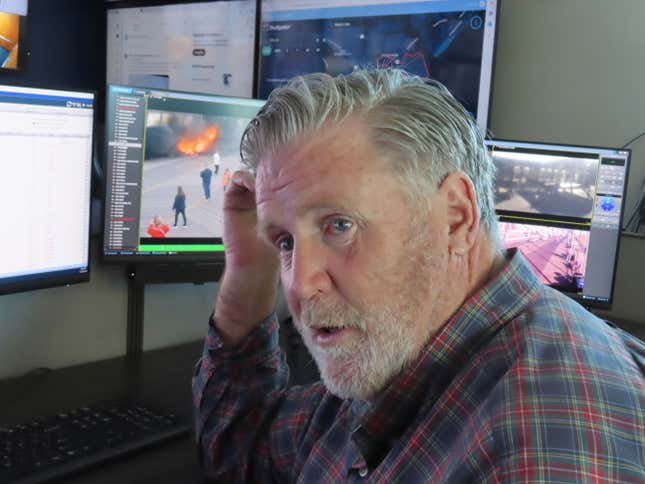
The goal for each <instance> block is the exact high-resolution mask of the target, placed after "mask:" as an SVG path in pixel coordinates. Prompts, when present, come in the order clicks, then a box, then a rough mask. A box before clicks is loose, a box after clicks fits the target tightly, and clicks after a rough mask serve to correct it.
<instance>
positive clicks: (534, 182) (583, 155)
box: [487, 140, 631, 307]
mask: <svg viewBox="0 0 645 484" xmlns="http://www.w3.org/2000/svg"><path fill="white" fill-rule="evenodd" d="M487 144H488V148H489V150H490V153H491V156H492V158H493V161H494V163H495V166H496V167H497V175H496V183H495V208H496V211H497V214H498V217H499V221H500V232H501V236H502V241H503V243H504V247H505V248H511V247H517V248H518V249H519V250H520V251H521V252H522V253H523V254H524V256H525V257H526V259H527V260H528V262H529V264H530V265H531V266H532V268H533V270H534V271H535V273H536V274H537V275H538V276H539V278H540V279H541V280H542V282H544V283H545V284H548V285H549V286H552V287H554V288H556V289H558V290H560V291H562V292H564V293H567V294H568V295H571V296H572V297H574V298H575V299H578V300H579V301H581V302H582V303H583V304H585V305H587V306H595V307H610V306H611V304H612V300H613V290H614V277H615V273H616V260H617V257H618V246H619V241H620V228H621V226H622V217H623V208H624V203H623V201H624V199H625V190H626V187H627V172H628V169H629V160H630V155H631V152H630V151H629V150H625V149H617V148H596V147H589V146H570V145H561V144H550V143H527V142H515V141H501V140H490V141H487Z"/></svg>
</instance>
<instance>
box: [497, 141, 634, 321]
mask: <svg viewBox="0 0 645 484" xmlns="http://www.w3.org/2000/svg"><path fill="white" fill-rule="evenodd" d="M485 143H486V148H488V145H489V144H494V143H509V144H518V143H523V144H531V145H546V146H553V147H554V148H556V149H557V148H558V147H563V148H582V149H589V150H605V151H611V150H613V151H625V152H627V158H626V165H627V166H626V168H625V182H624V184H623V193H622V207H623V209H622V210H621V212H620V219H619V224H620V225H619V229H618V235H617V236H616V254H615V256H614V271H613V274H612V277H611V295H610V297H609V300H608V301H600V300H595V299H585V298H583V297H582V296H580V295H578V294H577V293H571V292H565V291H560V290H558V289H557V288H553V289H555V290H557V291H558V292H560V293H562V294H564V295H566V296H568V297H570V298H571V299H573V300H574V301H576V302H578V303H579V304H581V305H582V306H584V307H586V308H588V309H592V308H593V309H603V310H609V309H611V308H612V307H613V303H614V299H615V292H616V291H615V290H616V273H617V272H618V256H619V254H620V243H621V239H622V235H623V217H624V216H625V209H624V207H625V197H626V196H627V187H628V185H629V172H630V165H631V158H632V150H631V149H630V148H623V147H611V146H594V145H582V144H572V143H559V142H553V141H542V140H518V139H505V138H488V137H487V138H486V139H485ZM495 215H496V216H497V220H498V222H499V219H500V216H501V217H503V215H500V214H499V211H498V210H497V209H496V210H495ZM529 218H530V217H529ZM549 287H550V286H549Z"/></svg>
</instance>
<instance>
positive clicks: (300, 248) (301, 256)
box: [287, 239, 332, 301]
mask: <svg viewBox="0 0 645 484" xmlns="http://www.w3.org/2000/svg"><path fill="white" fill-rule="evenodd" d="M329 255H330V254H329V249H327V248H326V247H324V245H323V244H321V243H319V242H317V241H315V240H306V239H301V240H297V241H296V243H295V245H294V248H293V253H292V259H291V267H290V268H289V272H288V274H287V277H288V281H287V282H288V288H289V290H290V291H291V293H292V295H293V296H295V297H296V298H297V299H298V300H300V301H302V300H306V299H309V298H311V297H313V296H316V295H319V294H324V293H326V292H328V291H329V290H330V289H331V286H332V280H331V276H330V275H329V272H328V270H329V267H328V264H329Z"/></svg>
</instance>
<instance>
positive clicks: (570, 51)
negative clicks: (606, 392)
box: [0, 0, 645, 378]
mask: <svg viewBox="0 0 645 484" xmlns="http://www.w3.org/2000/svg"><path fill="white" fill-rule="evenodd" d="M501 2H502V5H501V16H500V30H499V37H498V43H497V67H496V70H495V78H494V89H493V103H492V114H491V124H490V126H491V130H492V132H493V134H494V135H495V136H497V137H499V138H507V139H524V140H545V141H554V142H564V143H574V144H575V143H580V144H590V145H607V146H620V145H621V144H622V143H624V142H625V141H627V140H628V139H630V138H631V137H632V136H634V135H636V134H637V133H639V132H640V131H643V130H645V95H644V94H643V91H644V89H645V62H643V59H644V58H645V54H644V53H645V35H643V34H642V21H643V19H645V1H643V0H615V1H614V2H607V1H606V0H501ZM633 149H634V153H633V165H632V173H631V181H632V182H631V183H630V187H629V198H628V201H629V200H631V199H633V197H635V193H636V191H637V190H638V186H639V184H640V180H642V179H643V178H644V177H645V140H641V141H640V142H639V143H637V144H635V145H634V146H633ZM92 251H93V259H94V262H93V264H92V275H91V277H92V281H91V282H90V283H88V284H81V285H76V286H72V287H69V288H54V289H45V290H40V291H34V292H30V293H22V294H15V295H7V296H0V378H2V377H7V376H10V375H18V374H22V373H24V372H26V371H28V370H29V369H31V368H34V367H39V366H47V367H54V368H56V367H62V366H67V365H72V364H77V363H81V362H87V361H93V360H98V359H104V358H108V357H113V356H120V355H123V354H124V353H125V342H126V320H127V282H126V277H125V269H124V267H123V266H105V265H103V264H101V263H100V262H99V260H98V254H97V252H98V245H97V244H96V242H95V243H94V244H93V247H92ZM216 287H217V285H216V284H205V285H203V286H195V285H192V284H168V285H151V286H148V287H147V289H146V298H145V299H146V301H145V306H144V309H145V325H144V347H145V349H152V348H158V347H163V346H168V345H172V344H176V343H180V342H184V341H190V340H196V339H200V338H201V337H202V336H203V334H204V331H205V328H206V318H207V317H208V314H209V313H210V311H211V308H212V299H213V296H214V293H215V290H216ZM643 294H645V239H636V238H629V237H623V240H622V247H621V253H620V257H619V264H618V275H617V282H616V301H615V305H614V309H613V310H612V311H611V312H609V313H607V314H606V316H607V317H610V318H614V319H625V320H628V321H631V322H636V323H642V324H644V325H645V316H644V313H643V311H642V310H641V309H640V307H641V306H640V305H641V303H642V298H643Z"/></svg>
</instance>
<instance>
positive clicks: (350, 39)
mask: <svg viewBox="0 0 645 484" xmlns="http://www.w3.org/2000/svg"><path fill="white" fill-rule="evenodd" d="M496 23H497V0H426V1H419V0H416V1H412V0H388V1H384V0H352V1H351V2H348V1H345V0H316V1H312V2H303V1H301V0H262V4H261V22H260V52H259V67H258V76H259V79H258V97H259V98H262V99H266V98H267V96H268V94H269V93H270V92H271V91H272V90H273V89H274V88H276V87H279V86H281V85H283V84H284V83H285V82H286V81H287V80H288V79H290V78H291V77H293V76H296V75H300V74H306V73H310V72H327V73H328V74H331V75H337V74H347V73H350V72H352V71H353V70H355V69H358V68H364V67H380V68H388V67H392V68H402V69H405V70H407V71H408V72H410V73H412V74H417V75H421V76H423V77H432V78H434V79H436V80H438V81H440V82H442V83H443V84H445V85H446V86H447V87H448V89H450V91H451V92H452V93H453V95H454V96H455V97H456V98H457V99H458V100H459V101H461V102H462V103H463V104H464V106H465V107H466V108H467V109H468V110H469V111H470V112H471V113H472V114H473V115H475V116H476V117H477V121H478V124H479V126H480V127H481V128H482V129H483V130H486V127H487V124H488V112H489V98H490V89H491V79H492V72H493V50H494V46H495V27H496Z"/></svg>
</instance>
